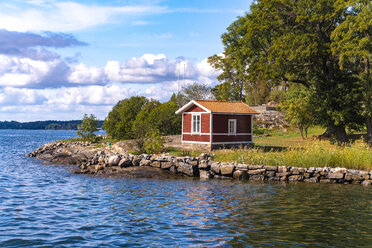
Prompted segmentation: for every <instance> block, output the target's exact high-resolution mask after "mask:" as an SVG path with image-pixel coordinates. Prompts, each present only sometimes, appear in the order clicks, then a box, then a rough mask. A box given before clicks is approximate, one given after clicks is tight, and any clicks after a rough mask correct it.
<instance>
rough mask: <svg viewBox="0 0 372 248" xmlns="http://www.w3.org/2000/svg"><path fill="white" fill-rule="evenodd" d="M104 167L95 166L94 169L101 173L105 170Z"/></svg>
mask: <svg viewBox="0 0 372 248" xmlns="http://www.w3.org/2000/svg"><path fill="white" fill-rule="evenodd" d="M103 168H104V167H103V166H102V165H100V164H96V165H95V166H94V169H95V170H96V171H100V170H103Z"/></svg>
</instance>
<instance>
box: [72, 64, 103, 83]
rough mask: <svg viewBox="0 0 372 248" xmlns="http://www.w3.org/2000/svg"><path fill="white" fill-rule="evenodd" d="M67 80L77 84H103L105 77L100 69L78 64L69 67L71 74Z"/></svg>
mask: <svg viewBox="0 0 372 248" xmlns="http://www.w3.org/2000/svg"><path fill="white" fill-rule="evenodd" d="M67 80H68V81H69V82H71V83H78V84H87V83H89V84H103V83H104V81H105V76H104V73H103V70H102V69H101V68H98V67H88V66H86V65H84V64H79V65H75V66H72V67H71V73H70V75H69V76H68V78H67Z"/></svg>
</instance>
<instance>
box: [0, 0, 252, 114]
mask: <svg viewBox="0 0 372 248" xmlns="http://www.w3.org/2000/svg"><path fill="white" fill-rule="evenodd" d="M249 5H250V1H243V0H230V1H226V0H225V1H222V0H215V1H207V0H199V1H196V0H195V1H194V0H189V1H161V0H159V1H156V0H154V1H153V0H128V1H121V0H111V1H98V0H95V1H91V0H90V1H87V0H80V1H72V0H71V1H55V0H23V1H22V0H13V1H1V2H0V120H2V121H3V120H18V121H32V120H49V119H58V120H70V119H80V118H81V117H82V116H83V114H84V113H88V114H89V113H93V114H95V115H96V116H98V117H99V118H100V119H103V118H104V117H105V116H106V115H107V113H108V112H109V111H110V109H111V108H112V106H113V105H115V104H116V102H117V101H119V100H121V99H124V98H127V97H130V96H133V95H144V96H147V97H149V98H156V99H159V100H160V101H166V100H168V99H169V97H170V95H171V94H172V93H173V92H175V91H177V88H178V83H177V77H178V71H181V74H182V75H183V74H184V75H185V83H186V84H189V83H192V82H195V81H197V82H201V83H205V84H208V85H211V86H213V85H215V84H216V83H217V81H216V76H217V75H218V74H219V72H218V71H215V70H214V69H213V68H212V67H210V65H209V64H208V63H207V61H206V59H207V58H208V57H209V56H211V55H213V54H219V53H221V52H222V51H223V46H222V43H221V38H220V37H221V34H222V33H223V32H225V30H226V28H227V27H228V26H229V25H230V24H231V23H232V22H233V21H234V20H236V17H237V16H239V15H243V14H244V13H245V12H246V11H248V10H249ZM183 71H184V72H183ZM181 77H182V76H181Z"/></svg>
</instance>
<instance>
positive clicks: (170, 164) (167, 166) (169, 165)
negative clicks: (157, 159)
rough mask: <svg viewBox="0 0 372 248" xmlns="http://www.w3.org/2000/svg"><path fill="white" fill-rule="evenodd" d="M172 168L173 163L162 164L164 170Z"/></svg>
mask: <svg viewBox="0 0 372 248" xmlns="http://www.w3.org/2000/svg"><path fill="white" fill-rule="evenodd" d="M170 167H172V162H161V167H160V168H162V169H163V170H169V168H170Z"/></svg>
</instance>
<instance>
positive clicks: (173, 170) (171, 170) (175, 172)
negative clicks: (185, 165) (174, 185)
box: [169, 165, 177, 174]
mask: <svg viewBox="0 0 372 248" xmlns="http://www.w3.org/2000/svg"><path fill="white" fill-rule="evenodd" d="M169 171H170V172H172V173H173V174H177V167H176V166H174V165H172V166H171V167H170V168H169Z"/></svg>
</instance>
